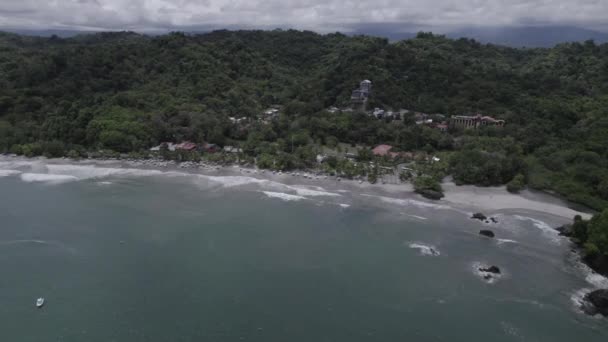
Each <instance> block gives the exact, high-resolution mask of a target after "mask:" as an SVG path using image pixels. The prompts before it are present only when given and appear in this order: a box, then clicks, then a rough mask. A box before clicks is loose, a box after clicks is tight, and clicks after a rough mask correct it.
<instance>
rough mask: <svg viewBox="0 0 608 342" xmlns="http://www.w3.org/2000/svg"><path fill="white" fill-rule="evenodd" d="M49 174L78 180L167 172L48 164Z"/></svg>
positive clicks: (151, 174) (154, 174)
mask: <svg viewBox="0 0 608 342" xmlns="http://www.w3.org/2000/svg"><path fill="white" fill-rule="evenodd" d="M46 168H47V169H48V172H49V174H56V175H69V176H73V177H76V178H77V179H79V180H85V179H92V178H106V177H111V176H156V175H162V174H169V173H168V172H163V171H159V170H146V169H130V168H110V167H97V166H94V165H69V164H48V165H46Z"/></svg>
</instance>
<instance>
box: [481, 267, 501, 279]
mask: <svg viewBox="0 0 608 342" xmlns="http://www.w3.org/2000/svg"><path fill="white" fill-rule="evenodd" d="M479 270H480V271H481V272H487V273H494V274H500V268H498V267H497V266H490V267H487V268H486V267H480V268H479ZM484 278H485V277H484Z"/></svg>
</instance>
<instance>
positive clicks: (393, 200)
mask: <svg viewBox="0 0 608 342" xmlns="http://www.w3.org/2000/svg"><path fill="white" fill-rule="evenodd" d="M361 196H365V197H373V198H377V199H379V200H381V201H382V202H385V203H390V204H397V205H401V206H414V207H417V208H432V209H452V207H450V206H448V205H443V204H435V203H429V202H423V201H417V200H414V199H409V198H408V199H401V198H394V197H385V196H376V195H369V194H361Z"/></svg>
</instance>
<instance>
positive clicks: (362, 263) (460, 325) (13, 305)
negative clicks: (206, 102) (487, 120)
mask: <svg viewBox="0 0 608 342" xmlns="http://www.w3.org/2000/svg"><path fill="white" fill-rule="evenodd" d="M229 171H230V170H228V171H226V170H224V171H222V170H220V171H209V172H207V173H206V174H204V175H203V174H189V173H187V172H184V171H180V170H164V171H161V170H146V169H142V168H137V167H130V168H126V167H116V165H113V164H110V163H109V164H108V165H104V164H99V163H97V164H92V163H90V162H80V163H70V162H67V161H54V162H48V161H45V160H24V159H14V158H6V157H2V158H0V270H2V276H1V277H0V341H24V342H27V341H32V342H33V341H36V342H38V341H87V342H92V341H129V342H137V341H146V342H149V341H290V342H295V341H303V342H304V341H306V342H309V341H349V342H352V341H398V340H402V341H568V342H570V341H574V340H576V341H588V342H592V341H606V340H607V339H608V319H605V318H599V317H590V316H587V315H585V314H583V313H582V312H581V311H580V309H579V305H578V303H579V302H580V300H581V299H582V296H583V295H584V293H586V292H588V291H590V290H592V289H594V288H597V287H601V286H604V287H606V286H608V280H607V279H606V278H604V277H601V276H599V275H595V274H593V273H592V272H591V271H590V270H589V269H588V268H586V267H585V266H584V265H582V264H581V263H580V262H578V260H577V258H576V256H575V254H573V253H572V252H571V248H572V246H571V245H570V243H569V242H568V241H567V240H566V239H563V238H561V237H559V236H558V235H557V233H556V232H555V231H554V230H553V227H555V226H557V225H559V224H562V223H566V222H567V220H565V219H564V218H562V217H556V216H552V215H549V214H545V213H539V212H533V211H531V210H523V209H522V210H515V209H508V210H498V211H493V212H486V214H488V215H491V216H493V217H495V218H496V219H497V220H498V223H496V224H486V223H482V222H480V221H476V220H472V219H470V214H471V213H472V212H475V208H468V207H466V206H464V205H463V206H458V205H455V204H453V203H448V202H445V201H439V202H433V203H431V202H427V201H425V200H423V199H421V198H419V197H417V196H415V195H412V194H409V193H403V194H399V193H383V192H381V191H379V190H375V189H374V188H372V187H357V186H354V185H352V184H351V185H349V184H346V183H344V182H342V183H339V182H333V183H332V181H329V180H327V181H323V182H313V181H310V180H304V179H292V180H289V181H284V182H283V181H281V179H272V180H269V179H264V178H262V177H261V176H260V175H253V174H240V173H239V172H237V171H236V170H234V171H230V172H229ZM284 177H288V176H284ZM267 178H268V177H267ZM480 229H492V230H493V231H494V232H495V233H496V235H497V236H496V238H495V239H488V238H483V237H480V236H479V235H478V232H479V230H480ZM483 265H497V266H499V267H500V269H501V275H500V276H499V277H495V278H492V279H484V274H482V273H481V272H479V271H478V268H479V267H480V266H483ZM38 297H44V298H45V299H46V304H45V306H44V307H43V308H41V309H37V308H36V307H35V305H34V303H35V300H36V298H38Z"/></svg>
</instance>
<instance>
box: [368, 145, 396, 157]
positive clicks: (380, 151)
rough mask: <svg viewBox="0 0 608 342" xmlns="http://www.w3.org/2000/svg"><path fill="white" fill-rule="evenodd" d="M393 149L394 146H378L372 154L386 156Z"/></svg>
mask: <svg viewBox="0 0 608 342" xmlns="http://www.w3.org/2000/svg"><path fill="white" fill-rule="evenodd" d="M392 148H393V146H391V145H378V146H376V147H374V149H373V150H372V153H373V154H374V155H375V156H386V155H388V154H389V152H390V151H391V149H392Z"/></svg>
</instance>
